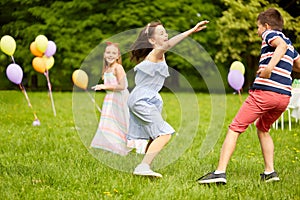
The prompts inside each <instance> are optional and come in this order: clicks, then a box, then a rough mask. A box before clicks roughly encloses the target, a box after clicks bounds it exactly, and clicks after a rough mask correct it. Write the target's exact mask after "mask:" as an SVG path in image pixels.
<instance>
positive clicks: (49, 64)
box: [43, 56, 54, 70]
mask: <svg viewBox="0 0 300 200" xmlns="http://www.w3.org/2000/svg"><path fill="white" fill-rule="evenodd" d="M43 59H44V61H45V65H46V69H47V70H49V69H51V68H52V67H53V65H54V57H53V56H51V57H47V56H43Z"/></svg>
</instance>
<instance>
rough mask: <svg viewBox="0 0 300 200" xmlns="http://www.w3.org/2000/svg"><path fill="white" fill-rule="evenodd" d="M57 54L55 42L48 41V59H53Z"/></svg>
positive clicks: (46, 52) (46, 53)
mask: <svg viewBox="0 0 300 200" xmlns="http://www.w3.org/2000/svg"><path fill="white" fill-rule="evenodd" d="M55 52H56V44H55V43H54V42H53V41H51V40H50V41H48V46H47V49H46V51H45V55H46V56H47V57H51V56H53V55H54V54H55Z"/></svg>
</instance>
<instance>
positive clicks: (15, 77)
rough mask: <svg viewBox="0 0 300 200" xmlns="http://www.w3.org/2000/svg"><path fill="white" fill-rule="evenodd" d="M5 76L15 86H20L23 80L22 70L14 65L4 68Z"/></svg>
mask: <svg viewBox="0 0 300 200" xmlns="http://www.w3.org/2000/svg"><path fill="white" fill-rule="evenodd" d="M6 75H7V78H8V79H9V80H10V81H11V82H13V83H15V84H20V83H21V82H22V79H23V70H22V68H21V67H20V66H19V65H17V64H15V63H14V64H10V65H8V67H7V68H6Z"/></svg>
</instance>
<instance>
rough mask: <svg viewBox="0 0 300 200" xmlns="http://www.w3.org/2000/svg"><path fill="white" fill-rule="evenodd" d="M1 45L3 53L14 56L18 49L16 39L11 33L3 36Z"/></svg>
mask: <svg viewBox="0 0 300 200" xmlns="http://www.w3.org/2000/svg"><path fill="white" fill-rule="evenodd" d="M0 46H1V50H2V51H3V53H5V54H7V55H9V56H12V55H13V54H14V53H15V50H16V41H15V39H14V38H13V37H11V36H10V35H5V36H3V37H2V38H1V41H0Z"/></svg>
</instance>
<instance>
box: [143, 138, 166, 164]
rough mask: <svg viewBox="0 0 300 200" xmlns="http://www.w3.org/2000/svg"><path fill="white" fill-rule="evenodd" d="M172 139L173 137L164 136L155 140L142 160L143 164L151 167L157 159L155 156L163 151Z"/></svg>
mask: <svg viewBox="0 0 300 200" xmlns="http://www.w3.org/2000/svg"><path fill="white" fill-rule="evenodd" d="M170 139H171V135H170V134H169V135H162V136H159V137H158V138H156V139H155V140H153V141H152V142H151V143H150V145H149V147H148V149H147V152H146V154H145V156H144V158H143V160H142V163H146V164H148V165H150V164H151V163H152V161H153V159H154V158H155V156H156V155H157V154H158V153H159V152H160V151H161V150H162V148H163V147H164V146H165V145H166V144H167V143H168V142H169V140H170Z"/></svg>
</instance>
